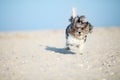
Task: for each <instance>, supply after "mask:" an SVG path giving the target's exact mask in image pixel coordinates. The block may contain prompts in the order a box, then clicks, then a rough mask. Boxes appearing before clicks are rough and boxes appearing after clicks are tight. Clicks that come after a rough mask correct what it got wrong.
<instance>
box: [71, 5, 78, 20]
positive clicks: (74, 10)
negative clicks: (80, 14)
mask: <svg viewBox="0 0 120 80" xmlns="http://www.w3.org/2000/svg"><path fill="white" fill-rule="evenodd" d="M76 16H77V11H76V8H74V7H73V8H72V17H73V18H75V17H76Z"/></svg>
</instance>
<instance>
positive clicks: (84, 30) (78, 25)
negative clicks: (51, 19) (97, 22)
mask: <svg viewBox="0 0 120 80" xmlns="http://www.w3.org/2000/svg"><path fill="white" fill-rule="evenodd" d="M69 21H70V22H71V25H72V27H71V31H70V33H71V34H72V35H74V36H75V37H76V38H82V37H84V36H86V35H87V34H88V33H91V32H92V28H93V27H92V25H91V24H90V23H89V22H87V21H86V17H85V16H84V15H82V16H80V17H79V16H77V14H76V12H75V10H74V9H73V12H72V16H71V18H70V19H69Z"/></svg>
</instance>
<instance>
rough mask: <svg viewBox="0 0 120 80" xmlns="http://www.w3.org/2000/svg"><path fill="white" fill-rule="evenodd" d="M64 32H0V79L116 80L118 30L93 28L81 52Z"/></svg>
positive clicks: (119, 57) (118, 78) (119, 45)
mask: <svg viewBox="0 0 120 80" xmlns="http://www.w3.org/2000/svg"><path fill="white" fill-rule="evenodd" d="M64 48H65V34H64V30H43V31H38V30H37V31H18V32H17V31H16V32H0V80H120V28H118V27H111V28H94V30H93V33H92V34H89V35H88V38H87V41H86V46H85V52H84V53H83V54H82V55H81V54H73V52H71V51H67V50H65V49H64Z"/></svg>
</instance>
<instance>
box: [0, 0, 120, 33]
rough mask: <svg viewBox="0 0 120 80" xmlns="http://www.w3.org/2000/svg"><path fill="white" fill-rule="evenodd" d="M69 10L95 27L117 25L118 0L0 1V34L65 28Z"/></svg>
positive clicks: (119, 23)
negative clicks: (74, 11) (0, 32)
mask: <svg viewBox="0 0 120 80" xmlns="http://www.w3.org/2000/svg"><path fill="white" fill-rule="evenodd" d="M72 7H75V8H77V13H78V15H86V17H87V20H88V21H89V22H90V23H91V24H92V25H94V26H95V27H116V26H117V27H119V26H120V0H0V31H16V30H44V29H65V28H66V27H67V25H68V24H69V21H68V19H69V18H70V16H71V9H72Z"/></svg>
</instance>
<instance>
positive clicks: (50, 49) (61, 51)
mask: <svg viewBox="0 0 120 80" xmlns="http://www.w3.org/2000/svg"><path fill="white" fill-rule="evenodd" d="M45 49H46V50H48V51H54V52H55V53H60V54H75V53H74V52H71V51H69V50H66V49H65V48H56V47H49V46H47V47H46V48H45Z"/></svg>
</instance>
